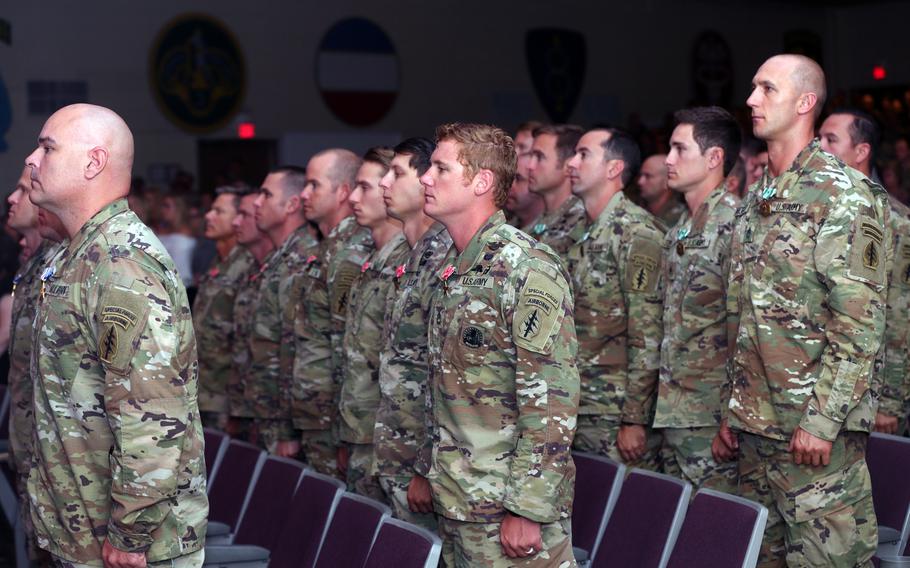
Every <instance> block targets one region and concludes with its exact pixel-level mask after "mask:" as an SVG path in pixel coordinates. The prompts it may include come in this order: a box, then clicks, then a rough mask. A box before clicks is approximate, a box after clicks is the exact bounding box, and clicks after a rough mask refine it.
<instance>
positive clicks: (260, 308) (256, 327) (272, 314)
mask: <svg viewBox="0 0 910 568" xmlns="http://www.w3.org/2000/svg"><path fill="white" fill-rule="evenodd" d="M273 270H274V269H273ZM267 278H268V280H267V281H266V282H264V283H263V286H264V288H263V290H262V293H261V294H260V295H259V304H258V305H257V306H256V309H255V312H254V315H253V328H252V330H251V334H250V372H249V379H248V380H249V382H250V383H251V385H250V386H252V391H253V392H254V393H255V394H254V395H253V396H254V397H255V400H251V401H250V404H252V406H253V408H254V414H255V415H256V416H257V417H259V418H258V420H259V421H260V423H263V424H264V423H266V422H268V423H269V424H270V426H266V428H269V429H270V430H272V431H273V432H274V433H275V435H276V436H277V438H278V440H291V439H292V438H293V437H294V428H293V424H292V422H291V412H290V394H289V393H288V392H287V388H286V385H284V383H283V382H282V378H281V334H282V325H283V324H282V322H283V319H284V307H283V306H282V305H281V288H282V283H281V280H280V278H277V277H276V274H274V273H273V274H269V275H268V276H267Z"/></svg>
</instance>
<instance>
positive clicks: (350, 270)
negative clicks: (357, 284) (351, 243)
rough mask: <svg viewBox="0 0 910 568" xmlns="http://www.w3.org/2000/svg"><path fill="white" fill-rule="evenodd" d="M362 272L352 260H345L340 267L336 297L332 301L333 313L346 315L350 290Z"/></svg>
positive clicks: (336, 283) (335, 291)
mask: <svg viewBox="0 0 910 568" xmlns="http://www.w3.org/2000/svg"><path fill="white" fill-rule="evenodd" d="M358 274H360V270H359V269H358V268H357V267H356V266H354V265H353V264H352V263H350V262H345V263H344V264H343V265H342V266H340V267H339V268H338V272H337V273H336V274H335V283H334V284H335V286H334V293H335V295H334V297H333V301H332V313H333V314H334V315H339V316H340V315H344V313H345V311H347V309H348V292H350V291H351V284H353V283H354V279H355V278H357V275H358Z"/></svg>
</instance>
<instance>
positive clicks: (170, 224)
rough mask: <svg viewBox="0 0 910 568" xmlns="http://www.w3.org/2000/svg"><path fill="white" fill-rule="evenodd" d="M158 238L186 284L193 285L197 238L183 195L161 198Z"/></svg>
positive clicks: (173, 194) (171, 194)
mask: <svg viewBox="0 0 910 568" xmlns="http://www.w3.org/2000/svg"><path fill="white" fill-rule="evenodd" d="M159 216H160V226H159V228H158V238H159V239H160V240H161V244H163V245H164V248H165V249H167V252H168V254H170V255H171V258H172V259H173V260H174V266H176V267H177V273H178V274H179V276H180V279H181V280H182V281H183V285H184V286H187V287H189V286H192V284H193V269H192V258H193V249H194V248H195V247H196V238H195V237H194V236H193V231H192V228H191V227H190V224H189V207H188V206H187V202H186V198H185V197H184V196H183V195H180V194H176V193H169V194H167V195H165V196H164V198H163V199H162V200H161V208H160V209H159Z"/></svg>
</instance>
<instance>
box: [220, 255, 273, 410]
mask: <svg viewBox="0 0 910 568" xmlns="http://www.w3.org/2000/svg"><path fill="white" fill-rule="evenodd" d="M271 254H274V251H273V252H272V253H270V255H269V256H267V257H266V258H265V259H263V262H262V263H261V264H260V263H257V262H256V259H255V258H252V260H251V263H250V266H249V268H248V269H247V271H246V274H244V275H243V277H242V278H240V281H239V282H238V284H237V292H236V296H235V297H234V343H233V345H232V354H231V361H232V365H233V368H232V372H231V374H230V375H229V377H228V384H227V393H228V407H229V414H230V416H232V417H235V418H252V417H253V416H255V415H254V413H253V405H252V401H250V400H249V399H247V398H246V383H247V375H248V373H249V370H250V361H251V357H250V336H251V334H252V331H253V314H255V313H256V309H257V306H258V297H259V281H260V278H261V277H262V274H263V272H264V271H265V269H266V267H267V266H268V263H269V258H271ZM250 256H251V257H252V255H250Z"/></svg>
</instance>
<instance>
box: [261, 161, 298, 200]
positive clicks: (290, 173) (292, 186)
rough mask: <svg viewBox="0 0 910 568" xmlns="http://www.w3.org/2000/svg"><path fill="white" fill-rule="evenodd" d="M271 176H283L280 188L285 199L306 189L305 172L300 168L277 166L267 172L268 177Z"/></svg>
mask: <svg viewBox="0 0 910 568" xmlns="http://www.w3.org/2000/svg"><path fill="white" fill-rule="evenodd" d="M271 174H281V175H282V176H283V177H282V181H283V183H282V186H283V189H284V196H285V197H286V198H287V197H291V196H293V195H294V194H298V195H299V194H300V192H301V191H303V188H304V187H306V170H305V169H303V168H301V167H300V166H291V165H286V166H278V167H277V168H273V169H272V170H271V171H269V175H271Z"/></svg>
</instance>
